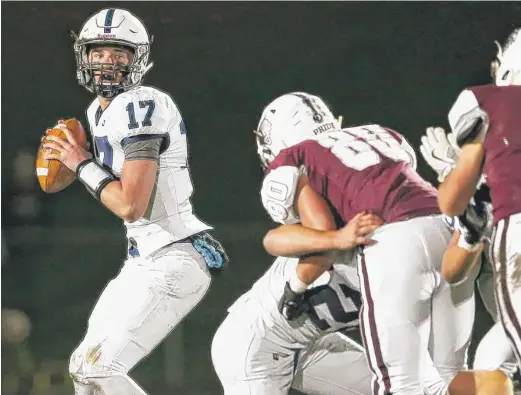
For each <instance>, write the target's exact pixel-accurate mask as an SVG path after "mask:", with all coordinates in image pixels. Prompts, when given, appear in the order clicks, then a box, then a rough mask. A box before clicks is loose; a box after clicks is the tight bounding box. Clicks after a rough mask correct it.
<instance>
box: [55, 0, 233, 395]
mask: <svg viewBox="0 0 521 395" xmlns="http://www.w3.org/2000/svg"><path fill="white" fill-rule="evenodd" d="M74 38H75V42H74V54H75V56H76V64H77V70H76V78H77V81H78V83H79V84H80V85H81V86H83V87H85V88H86V89H87V90H88V91H89V92H92V93H94V94H95V95H96V98H95V99H94V101H93V102H92V103H91V104H90V106H89V107H88V109H87V118H88V121H89V125H90V131H91V134H92V139H93V142H94V155H91V153H89V152H88V151H86V150H84V149H83V148H81V147H80V146H79V145H78V144H77V142H76V141H75V140H74V138H72V136H71V133H70V131H69V130H67V128H66V127H64V125H62V129H63V130H64V132H65V134H66V135H67V138H68V141H66V140H62V139H59V138H54V137H52V136H48V137H47V141H48V142H47V143H46V144H45V146H46V147H47V148H53V149H55V150H57V151H58V152H57V153H54V154H53V153H48V154H47V158H48V159H57V160H59V161H61V162H62V163H64V164H65V165H66V166H67V167H68V168H69V169H71V170H72V171H75V172H76V175H77V178H78V180H79V181H81V182H82V183H83V185H85V187H86V188H87V190H88V191H89V192H90V193H91V194H92V195H93V196H94V197H95V198H96V199H98V200H99V201H100V202H101V203H102V204H103V205H105V206H106V207H107V208H108V209H109V210H111V211H112V212H113V213H114V214H116V215H117V216H118V217H120V218H121V219H123V220H124V225H125V227H126V233H127V239H128V257H127V259H126V261H125V263H124V265H123V268H122V269H121V271H120V272H119V274H118V275H117V276H116V277H115V278H114V279H112V280H111V281H110V282H109V283H108V285H107V287H106V288H105V289H104V290H103V292H102V294H101V296H100V298H99V300H98V302H97V303H96V305H95V307H94V309H93V311H92V313H91V316H90V318H89V324H88V329H87V333H86V334H85V337H84V339H83V340H82V341H81V343H80V344H79V346H78V347H77V349H76V350H75V351H74V353H73V354H72V356H71V359H70V364H69V370H70V375H71V377H72V379H73V382H74V386H75V391H76V395H93V394H94V393H104V394H107V395H116V394H118V395H119V394H125V395H143V394H145V392H144V391H143V389H141V388H140V387H139V386H138V385H137V384H136V383H135V382H134V381H133V380H132V379H131V378H130V377H129V376H128V372H129V370H130V369H132V368H133V367H134V366H135V365H136V364H137V363H138V362H139V361H140V360H141V359H143V358H144V357H145V356H146V355H148V354H149V353H150V352H151V351H152V350H153V349H154V348H155V347H156V346H157V345H158V344H159V343H160V342H161V341H162V340H163V339H164V338H165V337H166V336H167V335H168V333H169V332H170V331H171V330H172V329H174V328H175V326H176V325H177V324H178V323H179V322H180V321H181V320H182V319H183V318H184V317H185V316H186V315H187V314H188V313H189V312H190V311H191V310H192V309H193V308H194V307H195V306H196V305H197V304H198V303H199V302H200V301H201V300H202V299H203V297H204V295H205V294H206V292H207V290H208V288H209V286H210V282H211V272H212V271H213V270H216V271H219V270H222V268H223V267H224V265H225V264H226V263H227V256H226V254H225V252H224V250H223V248H222V247H221V245H220V244H219V243H218V242H217V241H216V240H215V239H213V238H212V237H211V236H210V234H209V233H208V231H209V230H210V229H212V228H211V226H209V225H207V224H205V223H204V222H202V221H200V220H199V219H198V218H197V217H196V216H195V214H194V212H193V209H192V204H191V202H190V198H191V195H192V192H193V186H192V181H191V179H190V174H189V169H188V153H187V141H186V127H185V124H184V122H183V119H182V117H181V113H180V111H179V109H178V108H177V106H176V104H175V102H174V101H173V100H172V98H171V97H170V96H169V95H168V94H166V93H165V92H162V91H160V90H159V89H156V88H152V87H147V86H143V85H142V82H143V77H144V76H145V74H146V73H147V71H148V70H150V68H151V66H152V63H150V62H149V55H150V44H151V39H150V36H149V34H148V32H147V29H146V28H145V26H144V25H143V23H142V22H141V21H140V20H139V19H138V18H137V17H136V16H134V15H133V14H132V13H130V12H129V11H127V10H123V9H119V8H107V9H103V10H101V11H99V12H97V13H96V14H95V15H93V16H91V17H90V18H89V19H88V20H87V21H86V22H85V24H84V25H83V27H82V29H81V31H80V33H79V34H78V35H77V36H76V35H74Z"/></svg>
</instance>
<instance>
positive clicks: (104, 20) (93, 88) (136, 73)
mask: <svg viewBox="0 0 521 395" xmlns="http://www.w3.org/2000/svg"><path fill="white" fill-rule="evenodd" d="M72 35H73V37H74V39H75V42H74V54H75V55H76V65H77V70H76V78H77V80H78V83H79V84H80V85H82V86H84V87H85V88H86V89H87V90H88V91H90V92H93V93H96V95H98V96H103V97H106V98H112V97H114V96H116V95H118V94H119V93H121V92H124V91H126V90H128V89H131V88H133V87H135V86H137V85H139V84H140V83H141V81H142V80H143V76H144V75H145V73H146V72H147V71H148V70H150V68H151V67H152V63H148V57H149V55H150V44H151V41H152V40H151V38H150V37H149V35H148V32H147V29H146V28H145V26H144V25H143V23H142V22H141V21H140V20H139V19H138V18H136V17H135V16H134V15H133V14H131V13H130V12H129V11H127V10H123V9H120V8H106V9H103V10H101V11H99V12H97V13H96V14H94V15H93V16H91V17H90V18H89V19H88V20H87V22H85V24H84V25H83V27H82V29H81V31H80V34H79V35H76V34H74V33H72ZM92 45H113V46H121V47H125V48H127V49H129V50H131V51H132V52H133V53H134V57H133V59H132V62H131V63H130V64H129V65H127V66H123V65H117V64H101V63H89V58H88V54H89V49H90V47H91V46H92ZM107 69H110V70H112V71H113V72H116V71H120V72H122V73H123V75H124V78H123V81H122V82H121V83H115V82H114V83H112V84H111V83H108V84H107V83H106V81H104V82H103V83H96V82H95V81H94V78H93V72H94V71H100V70H107Z"/></svg>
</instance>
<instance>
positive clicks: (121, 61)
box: [89, 46, 134, 84]
mask: <svg viewBox="0 0 521 395" xmlns="http://www.w3.org/2000/svg"><path fill="white" fill-rule="evenodd" d="M133 57H134V54H133V53H132V51H131V50H129V49H127V48H124V47H116V46H97V47H93V48H91V49H90V51H89V63H90V64H91V66H92V70H93V75H94V80H95V81H96V83H97V84H100V83H101V84H103V83H108V84H114V83H120V82H121V81H122V80H123V78H124V77H125V74H126V72H127V71H128V66H129V65H130V64H131V63H132V58H133Z"/></svg>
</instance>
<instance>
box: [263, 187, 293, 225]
mask: <svg viewBox="0 0 521 395" xmlns="http://www.w3.org/2000/svg"><path fill="white" fill-rule="evenodd" d="M288 194H289V191H288V187H287V186H286V185H285V184H283V183H281V182H277V181H273V180H270V181H269V183H268V185H267V188H266V196H267V197H269V198H270V199H273V200H276V201H273V200H268V201H267V202H266V210H267V211H268V213H269V214H270V215H271V217H272V218H277V219H279V221H284V220H285V219H286V218H288V215H289V213H288V210H286V209H285V208H284V206H283V205H282V204H280V203H279V202H281V203H285V202H286V199H287V198H288Z"/></svg>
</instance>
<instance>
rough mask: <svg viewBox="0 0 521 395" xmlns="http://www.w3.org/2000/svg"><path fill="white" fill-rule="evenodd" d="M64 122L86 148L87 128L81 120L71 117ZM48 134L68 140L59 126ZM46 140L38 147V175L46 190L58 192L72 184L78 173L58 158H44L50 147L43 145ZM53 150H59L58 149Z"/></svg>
mask: <svg viewBox="0 0 521 395" xmlns="http://www.w3.org/2000/svg"><path fill="white" fill-rule="evenodd" d="M63 123H64V124H65V125H67V128H69V129H70V130H71V132H72V135H73V136H74V138H75V139H76V141H77V142H78V144H79V145H81V146H82V147H83V148H85V149H86V148H87V134H86V133H85V130H84V129H83V126H82V125H81V123H80V121H78V120H77V119H74V118H71V119H67V120H65V121H63ZM47 135H52V136H58V137H60V138H62V139H64V140H67V137H66V136H65V133H64V132H63V131H62V130H61V129H60V128H58V127H57V126H55V127H54V128H53V129H51V130H50V131H49V133H47ZM44 142H45V139H44V140H43V141H42V142H41V144H40V146H39V147H38V153H37V155H36V175H37V177H38V182H39V183H40V187H41V188H42V190H43V191H44V192H47V193H56V192H59V191H61V190H63V189H65V188H67V187H68V186H69V185H71V184H72V182H73V181H74V180H75V179H76V174H75V173H74V172H73V171H71V170H69V169H68V168H67V167H66V166H65V165H64V164H62V163H61V162H60V161H58V160H54V159H52V160H47V159H44V155H45V152H46V151H47V150H49V148H44V147H43V144H44ZM52 151H54V152H57V151H56V150H52Z"/></svg>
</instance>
